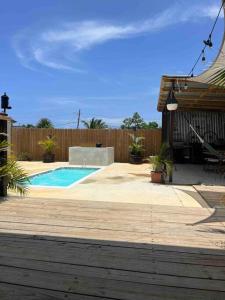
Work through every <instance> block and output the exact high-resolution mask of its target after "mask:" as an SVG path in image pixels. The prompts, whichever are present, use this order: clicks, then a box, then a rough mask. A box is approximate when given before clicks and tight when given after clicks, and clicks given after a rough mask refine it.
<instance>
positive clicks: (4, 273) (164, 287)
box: [0, 198, 225, 300]
mask: <svg viewBox="0 0 225 300" xmlns="http://www.w3.org/2000/svg"><path fill="white" fill-rule="evenodd" d="M213 213H214V210H213V209H210V208H183V207H172V206H168V207H167V206H161V207H160V206H151V205H142V204H141V205H138V204H128V203H126V204H125V203H109V202H105V203H104V202H94V201H70V200H69V201H68V200H66V201H65V202H64V200H60V199H56V200H54V199H51V200H49V199H44V200H43V199H37V198H35V199H32V198H24V199H19V198H18V199H17V198H12V200H9V201H2V202H0V299H3V300H20V299H28V300H37V299H41V300H49V299H69V300H70V299H74V300H77V299H80V300H94V299H115V300H116V299H118V300H119V299H120V300H128V299H129V300H139V299H140V300H148V299H174V300H176V299H196V300H199V299H224V298H225V238H224V232H225V227H224V224H223V222H221V216H222V212H220V215H218V216H217V217H218V220H217V219H214V222H213V223H211V222H208V223H207V222H203V223H201V221H202V220H206V219H207V218H210V216H211V215H213ZM198 222H199V223H198ZM195 223H197V224H196V225H194V224H195Z"/></svg>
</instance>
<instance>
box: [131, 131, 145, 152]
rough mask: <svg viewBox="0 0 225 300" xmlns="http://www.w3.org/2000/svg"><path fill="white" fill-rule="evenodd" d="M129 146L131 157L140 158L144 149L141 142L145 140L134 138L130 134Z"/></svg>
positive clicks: (139, 137) (140, 137)
mask: <svg viewBox="0 0 225 300" xmlns="http://www.w3.org/2000/svg"><path fill="white" fill-rule="evenodd" d="M130 137H131V144H130V146H129V152H130V154H131V155H136V156H142V154H143V152H144V147H143V143H142V141H143V140H144V139H145V138H144V137H142V136H135V135H134V134H130Z"/></svg>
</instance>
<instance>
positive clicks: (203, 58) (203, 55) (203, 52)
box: [202, 50, 206, 63]
mask: <svg viewBox="0 0 225 300" xmlns="http://www.w3.org/2000/svg"><path fill="white" fill-rule="evenodd" d="M205 61H206V58H205V50H202V62H203V63H205Z"/></svg>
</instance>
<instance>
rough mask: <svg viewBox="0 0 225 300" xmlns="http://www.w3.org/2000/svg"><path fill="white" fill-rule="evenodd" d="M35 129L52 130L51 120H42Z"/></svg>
mask: <svg viewBox="0 0 225 300" xmlns="http://www.w3.org/2000/svg"><path fill="white" fill-rule="evenodd" d="M36 127H37V128H54V125H53V123H52V121H51V120H49V119H47V118H42V119H40V120H39V121H38V123H37V126H36Z"/></svg>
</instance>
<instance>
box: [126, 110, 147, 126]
mask: <svg viewBox="0 0 225 300" xmlns="http://www.w3.org/2000/svg"><path fill="white" fill-rule="evenodd" d="M144 126H145V122H144V120H143V118H142V117H141V116H140V115H139V113H138V112H135V113H134V114H133V116H132V117H130V118H126V119H124V120H123V124H122V125H121V129H133V128H136V129H141V128H144Z"/></svg>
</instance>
